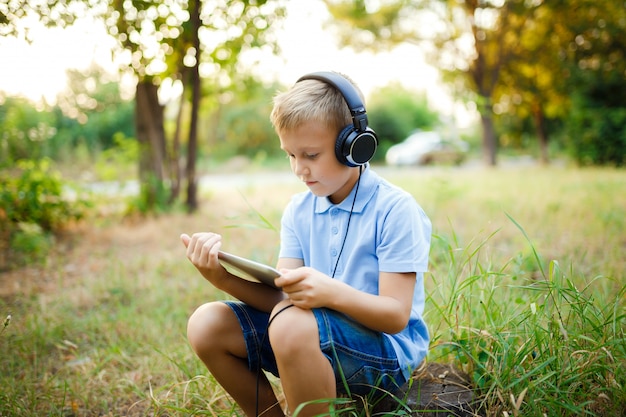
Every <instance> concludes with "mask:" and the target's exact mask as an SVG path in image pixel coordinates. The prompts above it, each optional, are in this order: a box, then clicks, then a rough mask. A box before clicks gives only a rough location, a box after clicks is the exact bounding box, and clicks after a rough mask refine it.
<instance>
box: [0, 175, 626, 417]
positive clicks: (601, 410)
mask: <svg viewBox="0 0 626 417" xmlns="http://www.w3.org/2000/svg"><path fill="white" fill-rule="evenodd" d="M381 173H383V174H384V175H385V176H388V177H389V178H390V179H391V180H392V181H393V182H395V183H397V184H398V185H401V186H402V187H404V188H405V189H407V190H409V191H410V192H411V193H412V194H413V195H415V197H416V199H417V200H418V201H419V202H420V203H421V204H422V206H423V207H424V209H425V210H426V212H427V213H428V215H429V216H430V217H431V219H432V221H433V232H434V236H433V242H432V250H431V256H430V259H431V267H430V271H429V273H428V274H427V275H426V288H427V294H428V299H427V305H426V313H425V318H426V321H427V323H428V324H429V328H430V332H431V336H432V347H431V352H430V355H429V360H430V361H441V362H448V363H453V364H454V365H455V366H457V367H459V368H461V369H463V370H464V371H466V372H467V373H468V374H469V375H471V376H472V379H473V381H474V385H475V386H474V389H475V394H476V397H477V399H478V404H479V405H480V406H481V410H482V411H483V412H484V414H486V415H489V416H505V415H510V416H513V415H514V416H522V415H523V416H543V415H546V416H578V415H589V416H592V415H597V416H616V415H624V411H625V410H626V372H624V367H625V366H626V335H625V328H626V285H625V280H624V272H625V271H626V260H625V257H624V250H625V249H626V238H625V236H626V225H625V223H626V220H625V214H626V172H624V171H619V170H609V169H589V170H574V169H567V168H547V169H537V168H532V170H531V169H530V168H527V169H510V170H483V169H477V170H475V171H456V170H449V171H447V170H443V171H442V170H433V171H431V170H405V171H401V172H385V171H381ZM300 189H302V188H301V187H299V186H293V187H292V186H281V187H279V188H278V189H277V188H275V187H271V186H270V187H269V188H267V187H257V188H249V187H246V188H242V189H240V190H220V191H219V192H216V191H213V192H209V193H205V194H204V199H203V203H204V204H203V208H202V210H201V212H200V213H198V215H196V216H186V215H182V214H173V215H168V216H164V217H159V218H153V219H144V220H142V221H136V222H130V223H129V222H127V221H122V220H118V221H115V219H111V218H107V219H105V221H104V222H102V223H95V224H90V225H86V226H84V229H82V230H80V233H77V235H76V237H75V238H74V240H72V241H70V242H69V243H67V242H65V243H63V245H66V246H68V247H69V248H66V249H64V250H59V251H56V252H54V253H53V254H51V256H50V257H49V259H48V261H47V263H46V267H45V268H43V269H37V268H25V269H23V270H20V271H13V272H11V273H5V274H3V275H0V289H1V291H2V292H0V314H2V317H1V318H2V319H3V320H2V321H3V327H2V330H1V331H0V416H3V417H4V416H122V415H124V416H146V415H154V416H192V415H211V416H230V415H242V413H241V412H240V410H239V409H238V408H237V406H236V405H235V404H233V403H232V401H230V399H229V398H228V396H227V395H226V394H225V393H224V391H223V390H222V389H221V388H220V387H219V386H218V385H217V384H216V383H215V381H214V380H213V379H212V377H211V376H210V375H209V374H208V373H207V372H206V369H205V368H204V367H203V366H202V365H201V363H200V362H199V361H198V360H197V359H196V358H195V357H194V355H193V354H192V352H191V349H190V348H189V346H188V344H187V342H186V338H185V326H186V320H187V317H188V316H189V314H190V313H191V312H192V311H193V309H194V308H196V307H197V306H198V305H200V304H201V303H203V302H206V301H208V300H212V299H217V298H222V297H224V295H223V294H220V293H219V292H217V291H215V290H214V289H212V288H211V287H210V285H209V284H207V283H206V282H204V281H203V280H202V279H201V278H200V277H199V275H198V274H197V273H196V271H195V270H194V268H193V267H192V266H191V265H190V264H189V263H188V262H187V260H186V259H185V257H184V251H183V249H182V245H181V244H180V243H179V242H178V236H179V234H180V233H181V232H187V233H189V232H194V231H198V230H209V229H210V230H219V231H220V232H221V233H222V234H223V235H224V241H225V243H224V247H225V249H226V248H228V250H231V251H235V252H237V253H241V254H243V255H247V256H251V257H253V258H255V259H257V260H260V261H264V262H270V263H273V262H275V260H276V250H277V245H278V234H277V231H276V227H277V225H278V224H279V218H280V213H281V210H282V208H283V206H284V205H285V204H286V202H287V200H288V198H289V196H290V195H291V194H292V193H293V192H295V191H297V190H300ZM244 195H245V197H243V196H244ZM60 244H61V242H59V245H60ZM9 314H10V315H11V320H10V322H8V323H6V321H5V320H4V317H6V316H8V315H9ZM5 324H6V325H5ZM277 389H278V387H277ZM351 413H353V414H354V413H356V411H351Z"/></svg>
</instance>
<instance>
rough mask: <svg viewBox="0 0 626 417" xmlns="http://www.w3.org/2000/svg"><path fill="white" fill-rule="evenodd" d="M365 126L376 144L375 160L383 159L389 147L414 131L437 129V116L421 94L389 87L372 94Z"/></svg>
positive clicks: (394, 85) (393, 85)
mask: <svg viewBox="0 0 626 417" xmlns="http://www.w3.org/2000/svg"><path fill="white" fill-rule="evenodd" d="M367 115H368V119H369V124H370V126H372V128H373V129H374V131H376V134H377V136H378V139H379V141H380V143H379V150H378V151H377V152H376V160H383V159H384V155H385V150H386V149H388V148H389V146H391V145H393V144H396V143H399V142H401V141H402V140H404V139H405V138H406V137H407V136H408V135H409V134H410V133H411V132H412V131H414V130H416V129H422V130H430V129H432V128H435V127H437V125H438V123H439V116H438V114H437V112H435V111H433V110H432V109H431V108H430V107H429V104H428V100H427V98H426V95H425V93H420V92H416V91H411V90H407V89H406V88H404V87H402V86H401V85H398V84H391V85H388V86H386V87H383V88H380V89H378V90H376V91H374V92H373V93H372V95H371V97H370V98H369V103H368V106H367Z"/></svg>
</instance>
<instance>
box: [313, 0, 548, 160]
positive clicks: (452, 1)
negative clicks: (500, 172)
mask: <svg viewBox="0 0 626 417" xmlns="http://www.w3.org/2000/svg"><path fill="white" fill-rule="evenodd" d="M324 1H325V3H326V5H327V7H328V9H329V11H330V12H331V14H332V15H333V17H334V18H335V19H336V20H337V21H338V22H339V23H340V24H341V27H342V28H343V29H340V30H341V31H342V32H343V37H342V39H343V42H344V43H345V44H351V45H353V46H354V45H356V46H357V47H369V48H382V47H386V46H389V45H392V46H393V45H396V44H398V43H400V42H411V43H416V44H419V45H421V46H422V47H424V49H425V50H426V51H428V55H429V56H430V58H431V60H432V62H434V64H435V66H436V67H438V68H440V69H441V70H442V72H444V74H445V76H446V79H447V80H449V81H451V84H452V85H454V86H455V88H457V89H461V90H463V91H471V92H472V93H473V95H474V98H473V100H474V101H475V102H476V105H477V107H478V111H479V113H480V117H481V123H482V128H483V154H484V158H485V162H486V163H487V164H488V165H495V164H496V153H497V144H498V140H497V137H496V132H495V130H494V124H493V115H494V111H493V103H494V93H495V91H496V87H497V86H498V83H499V82H500V71H501V69H502V68H503V66H504V65H506V63H507V62H509V61H510V60H511V59H513V57H514V52H515V50H516V47H517V44H518V34H519V33H522V32H523V31H524V30H526V29H527V26H528V22H529V19H528V17H529V16H530V15H532V13H533V12H534V10H535V9H536V8H537V7H538V4H539V3H540V2H527V1H523V0H508V1H493V0H482V1H479V0H464V1H459V0H423V1H405V0H397V1H389V2H384V3H376V6H370V4H371V3H369V2H366V1H362V0H324ZM342 23H343V24H342ZM346 23H347V24H346ZM337 26H339V25H337ZM355 32H356V33H355Z"/></svg>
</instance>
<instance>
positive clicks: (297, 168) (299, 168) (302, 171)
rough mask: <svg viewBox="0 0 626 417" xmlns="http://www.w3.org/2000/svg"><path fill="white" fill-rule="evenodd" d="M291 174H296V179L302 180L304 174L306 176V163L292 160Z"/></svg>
mask: <svg viewBox="0 0 626 417" xmlns="http://www.w3.org/2000/svg"><path fill="white" fill-rule="evenodd" d="M293 173H294V174H296V176H297V177H298V178H302V177H304V176H305V175H306V174H308V167H307V165H306V163H304V161H302V160H300V161H298V160H297V159H296V160H294V162H293Z"/></svg>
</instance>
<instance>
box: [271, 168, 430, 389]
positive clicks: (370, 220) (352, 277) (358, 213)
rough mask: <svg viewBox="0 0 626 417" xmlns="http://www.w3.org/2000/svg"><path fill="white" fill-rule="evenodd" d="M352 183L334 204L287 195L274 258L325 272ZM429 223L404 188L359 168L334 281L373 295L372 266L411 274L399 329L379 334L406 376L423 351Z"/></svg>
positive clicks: (337, 247)
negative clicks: (411, 288) (408, 304)
mask: <svg viewBox="0 0 626 417" xmlns="http://www.w3.org/2000/svg"><path fill="white" fill-rule="evenodd" d="M356 189H357V187H356V185H355V187H354V188H353V189H352V191H351V193H350V195H348V197H346V198H345V199H344V200H343V201H342V202H341V203H340V204H336V205H335V204H332V203H331V202H330V201H329V200H328V198H326V197H317V196H315V195H314V194H313V193H311V192H310V191H306V192H302V193H299V194H296V195H294V196H293V197H292V199H291V201H290V202H289V204H288V205H287V207H286V209H285V211H284V213H283V217H282V220H281V232H280V236H281V243H280V245H281V246H280V255H279V256H280V257H281V258H296V259H302V260H303V261H304V265H305V266H309V267H312V268H315V269H317V270H318V271H321V272H323V273H325V274H327V275H329V276H332V274H333V270H334V268H335V265H336V264H337V257H338V256H339V252H340V251H341V246H342V243H343V240H344V238H345V232H346V226H347V223H348V218H349V217H350V210H351V207H352V202H353V200H354V193H355V191H356ZM431 229H432V227H431V223H430V220H429V219H428V217H427V216H426V214H425V213H424V211H423V210H422V208H421V207H420V206H419V205H418V204H417V202H416V201H415V199H414V198H413V197H412V196H411V195H410V194H409V193H407V192H406V191H404V190H402V189H400V188H398V187H396V186H395V185H393V184H391V183H389V182H388V181H386V180H385V179H383V178H381V177H380V176H378V175H377V174H376V173H375V172H374V171H372V169H371V168H370V167H367V168H366V169H364V170H363V172H362V174H361V178H360V183H359V187H358V193H357V198H356V201H355V203H354V210H353V211H352V218H351V219H350V228H349V231H348V236H347V238H346V242H345V247H344V249H343V253H342V254H341V257H340V258H339V263H338V264H337V270H336V273H335V279H338V280H341V281H343V282H345V283H347V284H349V285H350V286H352V287H354V288H357V289H359V290H361V291H365V292H368V293H371V294H378V280H379V272H381V271H382V272H415V273H416V278H417V282H416V285H415V292H414V294H413V308H412V310H411V317H410V319H409V323H408V325H407V327H406V328H405V329H404V330H402V331H401V332H400V333H397V334H393V335H391V334H385V335H386V336H387V337H388V338H389V339H390V340H391V342H392V344H393V346H394V348H395V351H396V353H397V356H398V360H399V362H400V366H401V367H402V368H403V369H404V373H405V377H406V378H407V379H408V378H409V377H410V373H411V371H412V370H414V369H415V368H416V367H417V366H418V365H419V364H420V362H421V361H422V360H423V359H424V358H425V356H426V353H427V352H428V343H429V335H428V329H427V327H426V324H425V323H424V321H423V320H422V313H423V311H424V299H425V296H424V274H423V273H424V272H426V271H427V270H428V255H429V251H430V237H431Z"/></svg>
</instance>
